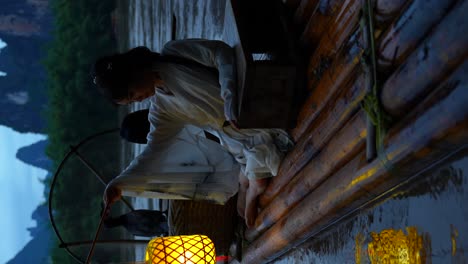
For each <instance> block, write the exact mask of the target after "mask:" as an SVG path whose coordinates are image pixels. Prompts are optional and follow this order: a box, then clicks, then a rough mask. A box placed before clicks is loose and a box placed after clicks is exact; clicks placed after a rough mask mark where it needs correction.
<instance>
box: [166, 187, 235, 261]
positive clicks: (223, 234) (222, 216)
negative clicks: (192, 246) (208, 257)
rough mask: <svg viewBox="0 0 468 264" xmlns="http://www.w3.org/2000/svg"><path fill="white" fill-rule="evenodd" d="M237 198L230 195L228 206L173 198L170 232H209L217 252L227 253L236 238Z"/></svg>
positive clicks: (205, 233)
mask: <svg viewBox="0 0 468 264" xmlns="http://www.w3.org/2000/svg"><path fill="white" fill-rule="evenodd" d="M236 197H237V196H234V197H233V198H231V199H230V200H229V201H228V202H227V203H226V204H225V205H217V204H212V203H208V202H194V201H185V200H173V201H170V205H169V219H168V221H169V233H170V235H193V234H202V235H206V236H208V237H209V238H210V239H211V240H213V242H214V244H215V248H216V254H217V255H227V254H228V253H229V246H230V245H231V243H232V242H233V241H234V238H235V236H234V233H235V228H236V222H237V212H236V200H237V199H236Z"/></svg>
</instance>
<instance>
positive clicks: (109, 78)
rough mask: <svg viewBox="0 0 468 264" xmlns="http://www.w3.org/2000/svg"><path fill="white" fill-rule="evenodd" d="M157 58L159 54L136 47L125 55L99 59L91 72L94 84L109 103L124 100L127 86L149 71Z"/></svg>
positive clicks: (119, 54)
mask: <svg viewBox="0 0 468 264" xmlns="http://www.w3.org/2000/svg"><path fill="white" fill-rule="evenodd" d="M158 57H160V55H159V53H156V52H152V51H151V50H149V49H148V48H146V47H137V48H133V49H131V50H129V51H127V52H125V53H117V54H114V55H111V56H105V57H102V58H99V59H98V60H97V61H96V63H95V64H94V67H93V70H92V77H93V79H94V83H95V84H96V85H97V86H98V88H99V89H100V91H101V93H103V94H104V96H106V97H107V98H109V99H110V100H111V101H113V102H116V101H120V100H122V99H125V98H127V96H128V89H129V86H130V85H131V84H132V83H134V82H137V81H139V80H140V78H141V74H142V73H143V72H145V71H148V70H151V66H152V64H153V63H154V61H155V60H156V59H157V58H158Z"/></svg>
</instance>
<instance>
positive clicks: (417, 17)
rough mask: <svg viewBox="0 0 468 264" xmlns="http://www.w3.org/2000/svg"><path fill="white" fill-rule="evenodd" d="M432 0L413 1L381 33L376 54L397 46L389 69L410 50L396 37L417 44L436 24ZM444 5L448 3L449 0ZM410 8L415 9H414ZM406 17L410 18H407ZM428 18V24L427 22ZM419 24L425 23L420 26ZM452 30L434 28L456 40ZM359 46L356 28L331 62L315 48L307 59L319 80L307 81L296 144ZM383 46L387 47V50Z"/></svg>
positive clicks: (347, 70) (352, 63)
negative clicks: (308, 91)
mask: <svg viewBox="0 0 468 264" xmlns="http://www.w3.org/2000/svg"><path fill="white" fill-rule="evenodd" d="M434 1H436V0H434ZM434 1H425V0H414V2H413V3H411V6H410V7H409V8H408V9H405V11H404V12H403V13H402V15H401V16H400V17H399V18H398V19H397V20H396V21H395V22H394V23H393V25H392V26H391V27H390V29H389V30H388V31H386V32H385V33H383V34H382V37H381V39H382V41H385V43H384V46H381V42H380V41H379V42H378V43H377V45H378V46H379V47H381V49H379V51H383V52H385V54H384V55H383V56H384V58H386V57H385V56H388V55H387V52H388V51H389V50H390V51H391V50H392V49H393V50H394V48H395V47H400V48H398V52H397V54H396V55H398V57H395V58H394V59H393V61H394V62H395V63H394V64H393V66H395V67H396V66H399V65H397V64H396V62H400V61H404V60H405V59H406V58H407V57H406V56H407V55H408V54H410V53H412V52H413V50H414V49H413V48H414V44H410V43H402V42H401V41H407V39H406V38H401V37H400V36H403V35H404V36H407V35H411V34H414V38H412V40H411V41H412V43H419V42H421V40H422V39H423V37H425V35H427V33H428V32H430V30H431V26H432V25H434V24H436V23H437V22H438V21H440V19H441V18H440V13H441V12H440V8H439V9H437V8H436V7H442V3H440V2H441V1H436V2H434ZM448 2H451V1H450V0H449V1H448ZM451 3H452V2H451ZM413 6H414V7H418V8H414V7H413ZM451 13H453V11H452V12H450V14H451ZM450 14H448V15H450ZM408 17H411V19H409V18H408ZM429 18H430V19H431V20H430V21H432V23H430V22H429V20H428V19H429ZM458 19H462V18H458ZM423 22H424V23H425V24H423ZM400 24H404V27H401V26H398V25H400ZM443 24H444V23H443ZM451 27H452V28H451ZM453 27H456V26H455V25H453V24H452V25H446V23H445V24H444V25H443V26H442V25H439V26H438V27H437V29H438V30H439V32H448V33H449V34H451V37H453V38H457V35H455V34H453V33H454V31H456V30H455V29H453ZM395 28H398V29H399V30H394V29H395ZM416 31H418V33H413V32H416ZM395 34H396V35H395ZM458 38H462V36H458ZM362 43H363V40H362V38H361V34H360V29H357V30H356V31H355V32H354V33H353V34H352V36H351V37H350V38H349V39H348V40H347V42H346V43H345V44H343V45H342V47H341V50H340V51H339V52H338V54H337V55H335V56H334V59H333V60H331V59H330V58H331V55H330V51H329V50H327V49H324V50H319V49H318V50H317V51H316V54H317V55H316V56H315V57H313V58H312V59H311V64H310V66H309V69H310V71H311V72H315V73H319V74H318V75H317V76H315V75H313V74H309V76H315V77H314V78H317V79H319V81H314V80H313V79H312V80H310V83H311V85H312V86H313V85H315V84H314V83H316V86H314V88H313V89H314V91H313V93H312V95H311V96H310V97H309V98H307V100H306V102H305V103H304V104H303V107H302V109H301V111H300V113H299V115H298V122H297V126H296V128H294V129H293V130H292V131H291V135H292V137H293V138H294V139H295V140H296V141H297V140H298V139H299V138H300V137H301V136H302V135H303V134H304V132H305V131H306V130H307V127H308V126H310V124H311V123H312V122H313V121H314V119H315V118H316V117H317V116H318V115H319V114H320V111H321V110H322V108H323V105H324V102H325V101H327V100H329V98H330V97H331V96H332V95H333V93H335V92H336V91H337V89H338V87H340V86H341V83H342V82H343V81H345V80H346V78H347V77H348V75H349V73H350V72H352V69H353V68H354V67H356V65H357V64H358V63H359V61H360V59H361V56H362V54H363V50H362V48H361V47H362V46H363V44H362ZM440 44H443V45H441V46H440V48H443V46H444V45H446V44H447V43H444V41H440V42H438V43H435V45H440ZM382 45H383V44H382ZM385 47H389V50H387V49H386V48H385ZM392 47H393V48H392ZM378 57H381V56H380V54H378ZM323 58H328V59H327V60H328V61H327V64H329V65H328V66H327V67H325V69H324V64H323ZM379 62H381V61H379ZM312 63H313V64H312ZM330 65H331V66H330ZM384 66H385V65H384ZM379 67H380V65H379ZM312 86H311V87H312Z"/></svg>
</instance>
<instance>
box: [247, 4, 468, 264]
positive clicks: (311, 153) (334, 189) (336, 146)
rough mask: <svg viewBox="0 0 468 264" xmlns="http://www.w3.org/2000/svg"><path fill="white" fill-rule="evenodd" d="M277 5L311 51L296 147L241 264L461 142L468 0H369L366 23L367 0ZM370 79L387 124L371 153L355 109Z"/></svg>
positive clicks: (269, 254)
mask: <svg viewBox="0 0 468 264" xmlns="http://www.w3.org/2000/svg"><path fill="white" fill-rule="evenodd" d="M283 2H284V4H285V5H286V6H287V8H288V9H289V10H290V11H291V13H292V14H293V15H292V18H291V19H292V21H293V22H294V29H295V30H296V31H297V32H296V34H297V35H298V38H299V39H300V42H301V44H302V45H303V46H304V48H305V50H306V51H307V53H308V54H311V55H310V57H309V64H308V68H307V79H308V80H307V89H308V91H309V96H308V97H307V99H306V100H305V103H304V104H303V105H302V107H301V110H300V113H299V115H298V122H297V125H296V127H295V128H293V129H292V130H291V131H290V133H291V135H292V136H293V138H294V140H295V141H296V147H295V148H294V149H293V150H292V151H291V152H290V153H289V154H288V155H287V156H286V158H285V159H284V161H283V162H282V164H281V167H280V171H279V174H278V175H277V176H276V177H274V178H273V179H272V181H271V183H270V184H269V186H268V188H267V190H266V192H265V193H264V194H263V195H262V196H261V197H260V207H261V209H260V213H259V215H258V217H257V219H256V221H255V226H254V227H253V228H251V229H248V230H247V231H246V238H247V239H249V240H251V241H252V243H251V244H250V245H249V246H248V248H247V249H246V250H245V251H244V253H243V258H242V262H243V263H249V264H251V263H265V262H269V261H272V260H274V259H275V258H276V257H278V256H280V255H282V254H284V253H285V252H287V251H288V250H289V249H291V248H293V247H295V246H297V245H298V244H300V243H301V242H303V241H305V240H307V239H309V238H312V237H313V236H314V235H315V234H317V233H318V232H320V230H322V229H323V228H325V227H327V226H329V225H331V224H333V223H334V221H336V220H337V219H339V218H340V217H342V216H343V215H345V214H347V213H349V212H352V211H354V210H357V209H358V208H360V207H361V206H362V205H364V204H365V203H366V202H368V201H370V200H372V199H374V198H376V197H378V196H379V195H381V194H382V193H383V192H385V191H386V190H388V189H389V188H390V187H392V186H394V185H395V184H397V183H399V182H401V181H403V180H405V179H407V178H408V177H410V176H412V175H414V174H418V173H421V172H422V171H424V170H426V169H427V168H429V167H430V166H431V165H432V164H434V163H436V162H437V161H438V160H440V159H442V158H443V157H444V156H446V155H448V154H450V153H452V152H454V151H456V150H457V149H459V148H461V147H463V146H466V144H468V104H467V103H466V102H468V80H467V78H468V62H467V61H466V58H467V55H468V35H467V34H466V32H468V20H467V19H466V18H465V13H466V12H468V3H467V1H463V0H461V1H460V0H459V1H456V0H446V1H439V0H429V1H426V0H374V1H369V2H370V3H371V4H370V7H371V9H372V10H373V13H374V14H373V16H372V17H371V19H372V22H373V25H374V29H373V30H369V26H370V23H369V21H368V22H367V23H363V22H362V21H363V20H362V19H361V18H362V17H363V15H366V12H365V11H364V12H363V8H364V7H365V6H366V4H367V1H366V0H364V1H361V0H348V1H335V0H283ZM364 10H365V9H364ZM371 44H374V45H375V50H374V52H373V53H372V52H371V51H370V50H371ZM371 59H374V60H375V64H374V65H372V63H370V62H369V61H371ZM363 61H365V62H366V63H363ZM372 71H375V74H374V75H373V74H372ZM373 77H378V78H377V82H376V84H377V87H378V94H377V98H378V102H379V104H378V105H377V106H378V110H380V111H382V112H385V113H386V114H387V115H388V116H390V117H391V119H392V121H391V122H390V123H388V126H387V132H386V133H385V134H384V137H383V141H382V144H381V146H380V147H381V151H379V153H377V155H375V154H374V155H369V154H368V152H369V148H368V147H366V145H367V146H369V145H372V144H375V145H377V147H379V146H378V145H379V142H376V140H375V139H374V138H373V137H372V135H373V126H372V125H371V122H370V121H369V117H368V111H367V112H366V111H365V110H364V109H363V108H362V107H361V104H362V102H363V100H364V99H365V97H366V95H368V94H369V91H371V90H372V86H373V83H372V82H371V81H370V80H371V79H372V78H373ZM377 129H379V128H377ZM366 142H367V143H366Z"/></svg>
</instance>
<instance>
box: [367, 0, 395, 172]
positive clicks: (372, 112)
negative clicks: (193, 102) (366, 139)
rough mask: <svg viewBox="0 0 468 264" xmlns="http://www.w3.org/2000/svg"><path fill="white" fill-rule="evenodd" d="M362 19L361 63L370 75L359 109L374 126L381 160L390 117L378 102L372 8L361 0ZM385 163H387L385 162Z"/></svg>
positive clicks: (378, 86) (378, 91)
mask: <svg viewBox="0 0 468 264" xmlns="http://www.w3.org/2000/svg"><path fill="white" fill-rule="evenodd" d="M363 1H364V4H363V9H362V17H361V21H360V27H361V30H362V32H363V35H364V36H366V35H367V40H366V41H367V43H368V47H367V49H366V50H365V51H364V55H363V56H362V60H361V63H362V65H363V67H364V68H365V69H367V71H366V72H369V73H370V74H371V79H370V87H372V88H371V89H370V91H369V92H368V93H367V94H366V96H365V97H364V99H363V101H362V102H361V108H362V109H363V110H364V111H365V112H366V113H367V116H368V118H369V119H370V121H371V122H372V124H373V125H374V126H375V130H376V131H375V145H376V148H377V155H378V157H379V158H382V157H381V156H382V153H383V150H384V138H385V135H386V132H387V129H388V127H389V124H390V122H391V117H390V116H389V115H388V114H387V113H386V112H385V110H384V108H383V106H382V103H381V102H380V100H379V98H380V97H379V95H380V85H379V80H378V74H377V55H376V51H375V29H374V21H373V18H374V14H373V6H372V4H371V1H370V0H363ZM368 136H369V134H368ZM385 163H387V162H385Z"/></svg>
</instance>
